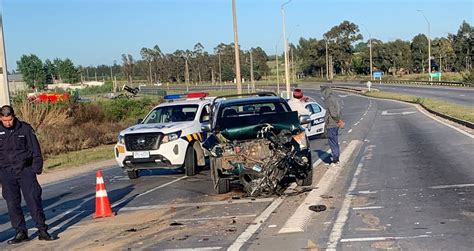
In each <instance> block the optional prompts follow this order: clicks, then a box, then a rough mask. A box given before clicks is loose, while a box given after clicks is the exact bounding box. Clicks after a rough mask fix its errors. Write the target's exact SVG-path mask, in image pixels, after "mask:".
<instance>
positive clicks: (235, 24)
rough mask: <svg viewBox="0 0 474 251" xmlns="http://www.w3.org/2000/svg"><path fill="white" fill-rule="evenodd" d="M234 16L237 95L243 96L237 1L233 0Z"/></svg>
mask: <svg viewBox="0 0 474 251" xmlns="http://www.w3.org/2000/svg"><path fill="white" fill-rule="evenodd" d="M232 16H233V17H234V51H235V77H236V80H237V94H242V79H241V77H240V48H239V35H238V33H237V15H236V10H235V0H232Z"/></svg>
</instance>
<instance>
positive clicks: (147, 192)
mask: <svg viewBox="0 0 474 251" xmlns="http://www.w3.org/2000/svg"><path fill="white" fill-rule="evenodd" d="M186 178H187V176H182V177H179V178H177V179H175V180H172V181H170V182H168V183H165V184H163V185H160V186H157V187H155V188H152V189H150V190H148V191H145V192H143V193H140V194H138V195H137V196H135V198H138V197H141V196H143V195H146V194H149V193H151V192H154V191H156V190H158V189H160V188H163V187H166V186H169V185H171V184H173V183H176V182H178V181H180V180H182V179H186ZM129 199H130V198H128V197H127V198H123V199H121V200H119V201H117V202H115V203H114V204H112V207H116V206H117V205H120V204H121V203H122V202H124V201H126V200H129Z"/></svg>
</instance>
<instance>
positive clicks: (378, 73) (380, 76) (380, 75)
mask: <svg viewBox="0 0 474 251" xmlns="http://www.w3.org/2000/svg"><path fill="white" fill-rule="evenodd" d="M372 75H374V78H382V75H383V73H382V72H381V71H374V72H373V73H372Z"/></svg>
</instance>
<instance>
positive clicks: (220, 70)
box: [217, 52, 222, 85]
mask: <svg viewBox="0 0 474 251" xmlns="http://www.w3.org/2000/svg"><path fill="white" fill-rule="evenodd" d="M217 55H219V84H220V85H222V66H221V52H219V53H218V54H217Z"/></svg>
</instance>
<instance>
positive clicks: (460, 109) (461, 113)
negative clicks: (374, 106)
mask: <svg viewBox="0 0 474 251" xmlns="http://www.w3.org/2000/svg"><path fill="white" fill-rule="evenodd" d="M365 95H366V96H370V97H376V98H387V99H395V100H400V101H407V102H412V103H417V104H422V105H424V106H425V107H427V108H429V109H431V110H433V111H436V112H439V113H443V114H446V115H449V116H451V117H455V118H458V119H461V120H465V121H468V122H471V123H474V108H472V107H468V106H463V105H457V104H453V103H449V102H444V101H440V100H435V99H430V98H421V97H417V96H412V95H406V94H401V93H395V92H382V91H371V92H366V93H365Z"/></svg>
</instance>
